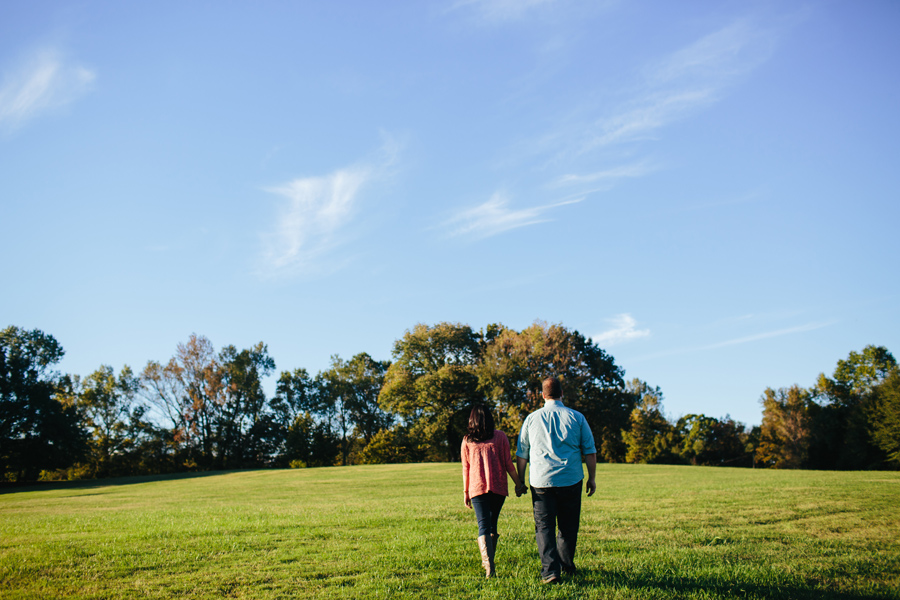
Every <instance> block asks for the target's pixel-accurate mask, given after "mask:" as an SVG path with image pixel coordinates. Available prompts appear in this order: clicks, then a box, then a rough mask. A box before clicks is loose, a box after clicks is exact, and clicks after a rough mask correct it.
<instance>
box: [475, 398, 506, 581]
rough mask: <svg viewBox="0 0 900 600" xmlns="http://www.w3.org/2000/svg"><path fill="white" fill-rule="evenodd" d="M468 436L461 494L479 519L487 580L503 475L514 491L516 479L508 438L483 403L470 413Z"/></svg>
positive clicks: (490, 573)
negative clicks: (497, 427)
mask: <svg viewBox="0 0 900 600" xmlns="http://www.w3.org/2000/svg"><path fill="white" fill-rule="evenodd" d="M468 430H469V433H468V435H466V437H465V438H463V443H462V451H461V458H462V467H463V493H464V495H465V502H466V506H468V507H469V508H474V509H475V518H476V519H478V549H479V550H480V551H481V565H482V566H483V567H484V571H485V574H486V576H487V577H493V576H494V553H495V551H496V550H497V538H498V537H499V536H498V535H497V518H498V517H499V516H500V509H501V508H503V501H504V500H506V497H507V496H508V495H509V491H508V486H507V481H506V474H507V473H509V476H510V477H512V480H513V483H515V484H516V490H518V489H519V488H520V485H519V476H518V475H517V474H516V468H515V467H514V466H513V462H512V456H511V455H510V451H509V438H507V437H506V434H505V433H503V432H502V431H497V430H495V429H494V417H493V416H491V411H490V410H488V407H486V406H485V405H483V404H479V405H477V406H475V407H473V408H472V412H471V413H470V414H469V428H468Z"/></svg>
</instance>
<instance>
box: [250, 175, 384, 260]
mask: <svg viewBox="0 0 900 600" xmlns="http://www.w3.org/2000/svg"><path fill="white" fill-rule="evenodd" d="M372 176H373V172H372V169H371V168H369V167H366V166H357V167H348V168H345V169H339V170H337V171H335V172H334V173H332V174H330V175H325V176H322V177H305V178H300V179H294V180H293V181H289V182H287V183H285V184H282V185H279V186H275V187H270V188H266V191H267V192H271V193H273V194H277V195H279V196H282V197H283V198H284V199H285V203H284V204H283V205H282V206H281V209H280V211H279V215H278V217H277V224H276V227H275V229H274V231H272V232H270V233H268V234H266V235H265V236H264V245H265V247H264V251H263V264H264V267H263V270H264V271H265V272H266V274H268V275H275V274H294V273H296V272H298V271H303V270H307V269H309V268H310V267H311V266H313V264H314V263H315V261H316V260H317V259H320V258H321V257H322V256H323V255H325V254H326V253H327V252H328V251H330V250H333V249H334V248H335V247H336V246H338V245H340V244H341V242H342V240H341V238H340V236H339V235H338V234H339V233H340V231H341V230H342V228H343V227H344V226H345V225H347V223H349V222H350V220H351V219H352V218H353V216H354V214H355V212H356V209H357V200H358V197H359V193H360V190H362V189H363V187H364V186H365V185H366V183H368V182H369V181H370V180H371V179H372Z"/></svg>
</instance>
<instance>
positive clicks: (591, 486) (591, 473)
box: [584, 453, 597, 496]
mask: <svg viewBox="0 0 900 600" xmlns="http://www.w3.org/2000/svg"><path fill="white" fill-rule="evenodd" d="M584 464H585V465H587V472H588V480H587V487H586V488H585V489H586V490H587V495H588V496H593V495H594V492H596V491H597V482H596V480H595V477H596V476H597V454H596V453H594V454H585V455H584Z"/></svg>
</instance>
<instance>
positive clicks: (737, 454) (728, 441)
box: [677, 415, 752, 466]
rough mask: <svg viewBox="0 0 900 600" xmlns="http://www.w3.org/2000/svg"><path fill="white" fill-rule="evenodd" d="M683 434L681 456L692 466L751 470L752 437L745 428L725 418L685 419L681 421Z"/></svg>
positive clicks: (700, 417)
mask: <svg viewBox="0 0 900 600" xmlns="http://www.w3.org/2000/svg"><path fill="white" fill-rule="evenodd" d="M677 427H678V430H679V431H680V432H681V447H680V449H679V454H681V456H682V457H683V458H684V459H685V460H686V461H688V462H690V463H691V464H692V465H706V466H726V465H727V466H751V465H752V457H751V456H750V454H751V450H748V448H747V443H748V441H749V434H748V433H747V432H746V431H745V429H744V425H743V424H741V423H738V422H736V421H734V420H733V419H732V418H731V417H730V416H728V415H725V418H723V419H716V418H713V417H707V416H706V415H686V416H684V417H682V418H680V419H679V420H678V424H677Z"/></svg>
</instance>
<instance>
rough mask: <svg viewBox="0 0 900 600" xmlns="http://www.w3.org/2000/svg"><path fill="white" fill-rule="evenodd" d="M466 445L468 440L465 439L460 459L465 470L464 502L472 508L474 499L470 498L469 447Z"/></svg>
mask: <svg viewBox="0 0 900 600" xmlns="http://www.w3.org/2000/svg"><path fill="white" fill-rule="evenodd" d="M466 446H467V444H466V440H463V443H462V448H461V449H460V451H459V460H460V462H461V463H462V470H463V502H465V504H466V506H468V507H469V508H472V499H471V498H469V449H468V448H467V447H466Z"/></svg>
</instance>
